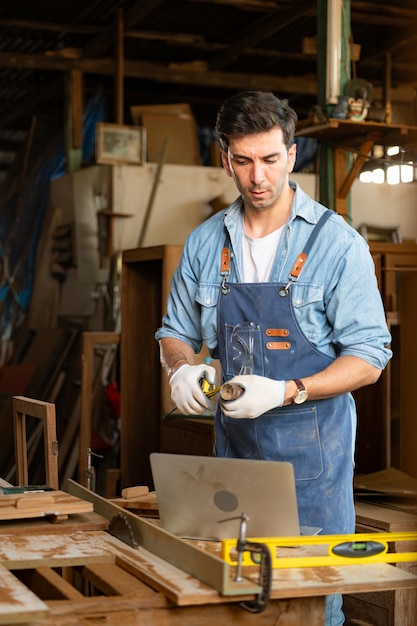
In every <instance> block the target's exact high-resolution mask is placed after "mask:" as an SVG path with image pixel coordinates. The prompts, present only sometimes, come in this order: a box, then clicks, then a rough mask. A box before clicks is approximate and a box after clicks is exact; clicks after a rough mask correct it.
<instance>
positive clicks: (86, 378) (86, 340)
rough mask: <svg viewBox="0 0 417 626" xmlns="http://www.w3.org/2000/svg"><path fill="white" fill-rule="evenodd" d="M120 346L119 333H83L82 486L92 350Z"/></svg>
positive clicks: (89, 424) (87, 445) (88, 440)
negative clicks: (105, 346) (101, 346)
mask: <svg viewBox="0 0 417 626" xmlns="http://www.w3.org/2000/svg"><path fill="white" fill-rule="evenodd" d="M111 344H116V345H119V344H120V333H114V332H91V333H83V346H82V356H81V360H82V380H81V417H80V437H79V459H78V481H79V482H80V483H82V484H84V474H85V469H86V462H85V460H84V458H83V455H84V454H85V453H86V451H87V450H88V448H90V447H91V427H92V420H91V415H92V410H93V396H92V387H93V377H94V348H95V346H96V345H111Z"/></svg>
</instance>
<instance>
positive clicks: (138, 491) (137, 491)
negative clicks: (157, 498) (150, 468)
mask: <svg viewBox="0 0 417 626" xmlns="http://www.w3.org/2000/svg"><path fill="white" fill-rule="evenodd" d="M148 493H149V487H146V486H137V487H126V488H125V489H122V498H137V497H138V496H146V495H147V494H148Z"/></svg>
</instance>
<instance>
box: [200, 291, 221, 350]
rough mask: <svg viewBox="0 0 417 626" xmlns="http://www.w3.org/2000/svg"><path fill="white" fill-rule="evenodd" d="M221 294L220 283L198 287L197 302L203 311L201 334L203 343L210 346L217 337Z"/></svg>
mask: <svg viewBox="0 0 417 626" xmlns="http://www.w3.org/2000/svg"><path fill="white" fill-rule="evenodd" d="M219 293H220V283H218V284H217V283H200V284H199V285H198V287H197V291H196V294H195V300H196V302H197V303H198V304H199V305H200V309H201V334H202V338H203V341H204V342H205V343H208V344H209V345H210V344H212V343H214V342H215V340H216V337H217V323H216V322H217V314H216V313H215V312H214V310H215V308H216V307H217V304H218V300H219Z"/></svg>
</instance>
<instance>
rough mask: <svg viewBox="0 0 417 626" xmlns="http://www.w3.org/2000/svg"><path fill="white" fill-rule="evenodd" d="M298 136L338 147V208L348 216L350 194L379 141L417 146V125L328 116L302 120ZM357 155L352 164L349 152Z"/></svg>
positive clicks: (385, 144) (388, 144)
mask: <svg viewBox="0 0 417 626" xmlns="http://www.w3.org/2000/svg"><path fill="white" fill-rule="evenodd" d="M295 136H296V137H310V138H312V139H317V140H318V141H323V142H326V143H327V144H329V145H331V146H332V147H333V148H334V188H335V206H334V207H333V208H334V210H335V211H336V212H337V213H339V214H340V215H343V216H344V217H346V216H347V208H346V205H347V197H348V194H349V191H350V189H351V187H352V184H353V181H354V180H355V178H357V176H358V175H359V173H360V171H361V169H362V166H363V165H364V163H365V161H366V160H367V159H368V158H369V155H370V153H371V150H372V148H373V146H374V145H375V144H378V145H382V146H401V147H403V148H405V147H407V146H416V145H417V126H404V125H396V124H383V123H382V122H366V121H365V122H355V121H352V120H338V119H332V118H330V119H328V120H326V121H325V122H316V123H314V120H305V121H301V122H300V123H299V125H298V127H297V132H296V133H295ZM349 151H354V152H355V154H356V155H357V156H356V158H355V159H354V160H353V163H352V164H351V165H350V167H349V166H348V159H347V153H348V152H349Z"/></svg>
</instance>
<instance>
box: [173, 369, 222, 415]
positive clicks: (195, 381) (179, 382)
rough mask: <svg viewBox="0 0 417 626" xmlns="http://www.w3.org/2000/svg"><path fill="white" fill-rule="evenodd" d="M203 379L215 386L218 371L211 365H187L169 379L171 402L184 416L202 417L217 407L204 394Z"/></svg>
mask: <svg viewBox="0 0 417 626" xmlns="http://www.w3.org/2000/svg"><path fill="white" fill-rule="evenodd" d="M202 378H206V380H207V381H208V382H209V383H210V384H212V385H214V384H215V383H216V370H215V369H214V367H212V366H211V365H188V364H187V363H185V364H184V365H181V367H179V368H178V369H177V371H176V372H174V373H173V375H172V376H171V378H170V379H169V384H170V386H171V400H172V401H173V402H174V404H175V406H176V407H177V409H178V411H179V412H180V413H182V414H183V415H200V414H201V413H206V412H207V411H214V409H215V405H214V404H213V403H212V402H211V401H210V400H209V398H207V396H206V395H205V394H204V393H203V390H202V388H201V384H200V381H201V379H202Z"/></svg>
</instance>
